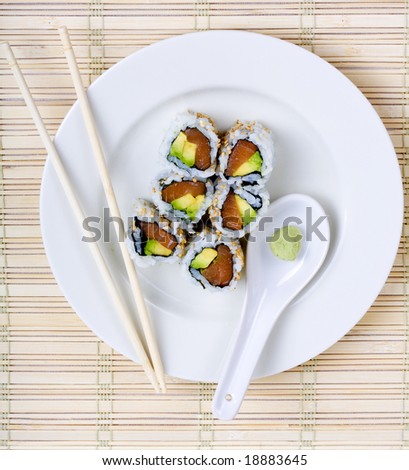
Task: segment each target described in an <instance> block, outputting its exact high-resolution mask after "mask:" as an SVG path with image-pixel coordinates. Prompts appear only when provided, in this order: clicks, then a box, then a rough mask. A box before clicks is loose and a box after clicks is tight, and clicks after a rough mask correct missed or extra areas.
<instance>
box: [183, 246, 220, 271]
mask: <svg viewBox="0 0 409 470" xmlns="http://www.w3.org/2000/svg"><path fill="white" fill-rule="evenodd" d="M216 256H217V251H216V250H215V249H213V248H204V249H203V250H202V251H201V252H200V253H199V254H198V255H196V256H195V258H194V259H193V260H192V262H191V263H190V266H191V267H192V268H193V269H204V268H207V267H208V266H209V264H210V263H211V262H212V261H213V260H214V259H215V258H216Z"/></svg>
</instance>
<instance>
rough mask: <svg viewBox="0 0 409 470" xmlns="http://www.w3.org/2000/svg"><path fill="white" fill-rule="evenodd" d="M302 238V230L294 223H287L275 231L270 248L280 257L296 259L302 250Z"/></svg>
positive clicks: (288, 259)
mask: <svg viewBox="0 0 409 470" xmlns="http://www.w3.org/2000/svg"><path fill="white" fill-rule="evenodd" d="M301 240H302V233H301V230H300V229H299V228H298V227H295V226H294V225H287V226H286V227H283V228H280V229H278V230H276V231H275V232H274V234H273V237H272V240H271V241H270V249H271V251H272V252H273V253H274V254H275V255H276V256H277V257H278V258H280V259H282V260H285V261H294V260H295V259H296V258H297V256H298V253H299V252H300V250H301Z"/></svg>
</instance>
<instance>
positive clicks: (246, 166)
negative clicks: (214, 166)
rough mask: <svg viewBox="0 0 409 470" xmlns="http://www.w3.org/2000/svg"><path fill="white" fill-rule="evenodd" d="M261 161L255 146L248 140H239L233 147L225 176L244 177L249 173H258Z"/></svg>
mask: <svg viewBox="0 0 409 470" xmlns="http://www.w3.org/2000/svg"><path fill="white" fill-rule="evenodd" d="M262 163H263V159H262V158H261V155H260V152H259V150H258V148H257V146H256V145H254V144H253V142H250V141H249V140H244V139H243V140H239V141H238V142H237V143H236V145H235V146H234V147H233V150H232V151H231V154H230V156H229V160H228V162H227V168H226V171H225V175H226V176H227V177H229V176H244V175H248V174H250V173H253V172H256V171H260V170H261V165H262Z"/></svg>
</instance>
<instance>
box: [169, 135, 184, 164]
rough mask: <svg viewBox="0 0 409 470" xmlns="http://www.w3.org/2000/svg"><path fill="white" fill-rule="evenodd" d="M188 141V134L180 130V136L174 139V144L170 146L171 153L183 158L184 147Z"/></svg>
mask: <svg viewBox="0 0 409 470" xmlns="http://www.w3.org/2000/svg"><path fill="white" fill-rule="evenodd" d="M186 142H187V137H186V134H185V133H184V132H179V134H178V136H177V137H176V139H175V140H174V141H173V143H172V146H171V147H170V155H172V156H174V157H178V158H181V157H182V155H183V147H184V146H185V143H186Z"/></svg>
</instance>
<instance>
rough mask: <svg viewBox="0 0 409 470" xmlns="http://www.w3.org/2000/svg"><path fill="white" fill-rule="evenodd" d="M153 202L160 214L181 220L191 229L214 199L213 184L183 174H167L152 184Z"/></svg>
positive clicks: (160, 176)
mask: <svg viewBox="0 0 409 470" xmlns="http://www.w3.org/2000/svg"><path fill="white" fill-rule="evenodd" d="M152 191H153V193H152V198H153V202H154V203H155V204H156V206H157V207H158V209H159V212H160V213H161V214H163V215H165V216H168V217H169V218H171V219H172V220H181V221H184V223H185V228H186V229H189V230H190V229H191V228H192V227H193V226H194V225H195V224H196V223H197V222H198V221H199V220H200V219H201V218H202V217H203V215H204V214H205V212H206V211H207V209H208V208H209V206H210V204H211V203H212V199H213V193H214V188H213V183H212V182H211V181H210V180H203V179H200V178H195V177H193V176H191V175H186V174H183V173H165V174H162V175H159V177H158V179H157V180H154V181H153V183H152Z"/></svg>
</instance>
